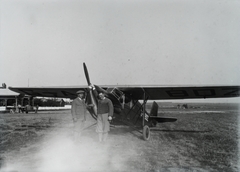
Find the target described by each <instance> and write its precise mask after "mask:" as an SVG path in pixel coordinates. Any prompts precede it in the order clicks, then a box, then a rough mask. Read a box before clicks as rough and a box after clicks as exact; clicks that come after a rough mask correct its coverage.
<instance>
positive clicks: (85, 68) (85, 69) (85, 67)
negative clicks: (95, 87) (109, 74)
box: [83, 63, 91, 86]
mask: <svg viewBox="0 0 240 172" xmlns="http://www.w3.org/2000/svg"><path fill="white" fill-rule="evenodd" d="M83 68H84V73H85V77H86V79H87V83H88V86H89V85H91V82H90V78H89V75H88V70H87V66H86V64H85V63H83Z"/></svg>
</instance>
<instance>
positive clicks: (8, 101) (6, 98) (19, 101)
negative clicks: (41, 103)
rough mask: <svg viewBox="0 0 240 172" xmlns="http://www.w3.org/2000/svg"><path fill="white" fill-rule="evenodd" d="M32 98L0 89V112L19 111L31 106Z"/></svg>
mask: <svg viewBox="0 0 240 172" xmlns="http://www.w3.org/2000/svg"><path fill="white" fill-rule="evenodd" d="M32 100H33V98H32V97H30V96H25V95H21V94H19V93H16V92H14V91H11V90H9V89H0V111H2V112H5V111H6V112H7V111H11V110H19V109H21V108H22V107H25V106H27V105H33V101H32Z"/></svg>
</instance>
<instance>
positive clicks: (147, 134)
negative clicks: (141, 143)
mask: <svg viewBox="0 0 240 172" xmlns="http://www.w3.org/2000/svg"><path fill="white" fill-rule="evenodd" d="M143 139H144V140H149V139H150V128H149V126H148V125H145V126H144V127H143Z"/></svg>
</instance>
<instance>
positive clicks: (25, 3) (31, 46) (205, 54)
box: [0, 0, 240, 100]
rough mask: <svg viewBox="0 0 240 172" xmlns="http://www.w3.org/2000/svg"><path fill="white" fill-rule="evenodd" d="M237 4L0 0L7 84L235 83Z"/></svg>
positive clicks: (0, 57)
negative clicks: (87, 73)
mask: <svg viewBox="0 0 240 172" xmlns="http://www.w3.org/2000/svg"><path fill="white" fill-rule="evenodd" d="M239 14H240V1H235V0H211V1H208V0H196V1H191V0H185V1H184V0H95V1H94V0H90V1H89V0H88V1H87V0H85V1H84V0H36V1H32V0H0V17H1V21H0V82H1V83H6V84H7V86H15V87H27V86H29V87H34V86H76V85H86V84H87V82H86V79H85V75H84V72H83V62H85V63H86V65H87V67H88V71H89V75H90V79H91V82H92V83H94V84H98V85H116V84H119V85H132V84H134V85H135V84H137V85H179V86H183V85H196V86H197V85H240V77H239V75H240V67H239V65H240V48H239V47H240V32H239V30H240V15H239ZM237 100H239V99H237Z"/></svg>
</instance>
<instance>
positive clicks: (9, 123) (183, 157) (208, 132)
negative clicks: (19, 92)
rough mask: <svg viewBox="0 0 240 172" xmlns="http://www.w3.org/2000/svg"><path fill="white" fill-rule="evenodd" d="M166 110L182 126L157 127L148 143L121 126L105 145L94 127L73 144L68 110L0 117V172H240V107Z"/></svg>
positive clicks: (112, 130) (91, 121)
mask: <svg viewBox="0 0 240 172" xmlns="http://www.w3.org/2000/svg"><path fill="white" fill-rule="evenodd" d="M167 110H168V109H165V110H162V111H161V109H160V111H161V113H160V115H162V116H174V117H177V118H178V120H177V122H175V123H164V124H158V126H157V128H156V129H154V130H152V131H151V139H150V140H149V141H144V140H143V139H142V134H141V133H140V132H139V131H136V130H133V129H131V128H129V127H127V126H122V125H121V126H112V127H111V131H110V133H109V138H108V141H107V142H106V143H104V144H102V143H98V141H97V140H98V137H97V134H96V132H95V127H94V126H93V127H89V128H87V129H86V130H85V131H84V133H83V135H82V139H81V142H74V140H73V137H72V126H73V123H72V118H71V115H70V111H69V110H64V111H42V112H39V113H38V114H34V113H29V114H0V127H1V138H0V146H1V149H0V153H1V154H0V165H1V166H0V171H18V172H25V171H36V172H45V171H64V172H65V171H164V172H165V171H166V172H169V171H170V172H171V171H201V172H202V171H236V172H237V171H239V167H238V165H239V164H238V162H239V160H238V150H239V149H238V138H239V136H238V125H239V124H238V123H239V122H238V121H239V120H238V117H239V111H238V110H237V109H236V108H233V107H230V108H224V109H219V108H217V109H216V108H213V106H211V107H209V108H208V109H206V111H205V112H204V110H202V109H201V110H202V112H200V111H198V112H199V113H195V112H194V111H193V112H192V113H191V110H189V109H188V110H183V109H182V110H173V111H171V113H167ZM184 111H185V112H186V113H184ZM220 111H221V113H220ZM162 112H164V114H163V113H162ZM94 123H95V121H94V120H93V119H92V118H91V117H90V115H89V117H88V119H87V122H86V127H87V126H91V125H93V124H94Z"/></svg>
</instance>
